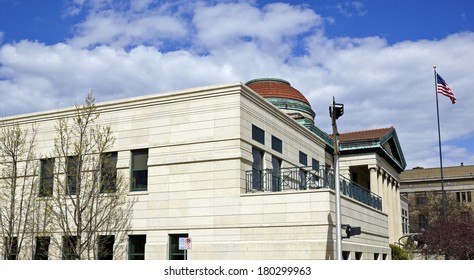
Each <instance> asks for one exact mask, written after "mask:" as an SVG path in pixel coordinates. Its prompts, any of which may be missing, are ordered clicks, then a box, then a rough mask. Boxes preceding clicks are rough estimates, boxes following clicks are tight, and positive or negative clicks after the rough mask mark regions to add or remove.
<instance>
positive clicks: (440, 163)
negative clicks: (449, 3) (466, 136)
mask: <svg viewBox="0 0 474 280" xmlns="http://www.w3.org/2000/svg"><path fill="white" fill-rule="evenodd" d="M433 70H434V78H435V95H436V116H437V118H438V146H439V165H440V170H441V204H442V206H441V207H442V208H441V213H442V218H443V219H444V218H445V217H446V208H445V207H446V206H445V204H446V203H445V193H444V177H443V154H442V152H441V129H440V125H439V105H438V74H437V73H436V66H433Z"/></svg>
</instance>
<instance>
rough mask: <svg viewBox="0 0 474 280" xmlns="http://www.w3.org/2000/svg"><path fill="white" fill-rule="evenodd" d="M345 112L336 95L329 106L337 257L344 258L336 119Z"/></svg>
mask: <svg viewBox="0 0 474 280" xmlns="http://www.w3.org/2000/svg"><path fill="white" fill-rule="evenodd" d="M343 114H344V105H343V104H339V103H336V101H335V99H334V97H333V98H332V104H331V106H329V116H330V117H331V121H332V137H333V144H334V183H335V189H336V259H337V260H342V232H341V231H342V226H341V192H340V186H339V154H340V153H339V133H338V132H337V124H336V120H337V119H338V118H339V117H340V116H342V115H343Z"/></svg>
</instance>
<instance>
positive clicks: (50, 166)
mask: <svg viewBox="0 0 474 280" xmlns="http://www.w3.org/2000/svg"><path fill="white" fill-rule="evenodd" d="M40 164H41V166H40V169H41V170H40V188H39V194H38V195H39V196H41V197H44V196H51V195H52V194H53V182H54V158H47V159H42V160H41V163H40Z"/></svg>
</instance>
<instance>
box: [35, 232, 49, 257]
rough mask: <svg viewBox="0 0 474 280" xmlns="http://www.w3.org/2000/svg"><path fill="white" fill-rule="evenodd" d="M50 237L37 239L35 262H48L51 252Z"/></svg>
mask: <svg viewBox="0 0 474 280" xmlns="http://www.w3.org/2000/svg"><path fill="white" fill-rule="evenodd" d="M50 242H51V238H50V237H49V236H40V237H36V248H35V260H47V259H48V252H49V243H50Z"/></svg>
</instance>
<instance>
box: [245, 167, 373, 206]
mask: <svg viewBox="0 0 474 280" xmlns="http://www.w3.org/2000/svg"><path fill="white" fill-rule="evenodd" d="M339 180H340V181H339V182H340V183H339V184H340V191H341V194H342V195H345V196H347V197H350V198H352V199H355V200H357V201H360V202H362V203H364V204H366V205H368V206H370V207H373V208H375V209H377V210H382V198H381V197H380V196H378V195H376V194H374V193H372V192H370V191H369V190H367V189H366V188H364V187H362V186H360V185H358V184H356V183H354V182H352V181H350V180H349V179H347V178H345V177H342V176H340V177H339ZM245 189H246V192H247V193H251V192H253V193H254V192H282V191H291V190H293V191H305V190H315V189H332V190H334V189H335V181H334V173H333V172H332V170H330V169H327V168H324V167H321V168H320V169H319V170H313V169H312V168H311V167H308V166H305V167H291V168H282V169H281V170H280V171H277V170H274V169H265V170H256V169H254V170H249V171H246V172H245Z"/></svg>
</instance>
